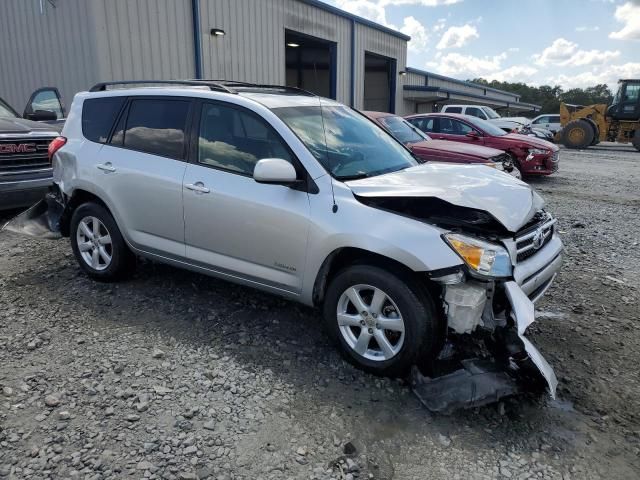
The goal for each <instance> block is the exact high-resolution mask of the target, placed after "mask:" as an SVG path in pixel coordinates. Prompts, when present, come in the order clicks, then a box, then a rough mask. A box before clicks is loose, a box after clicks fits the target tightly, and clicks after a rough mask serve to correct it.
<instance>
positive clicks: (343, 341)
mask: <svg viewBox="0 0 640 480" xmlns="http://www.w3.org/2000/svg"><path fill="white" fill-rule="evenodd" d="M323 316H324V321H325V325H326V328H327V331H328V332H329V335H330V336H331V338H332V339H333V340H334V342H335V343H336V344H337V345H338V347H339V349H340V352H341V354H342V355H343V356H344V358H345V359H346V360H347V361H349V362H350V363H352V364H353V365H355V366H356V367H358V368H360V369H362V370H365V371H367V372H370V373H373V374H375V375H382V376H390V377H398V376H403V375H405V374H407V373H408V371H409V369H410V368H411V366H412V365H414V364H418V363H420V364H423V363H424V362H425V360H429V359H430V358H433V357H434V356H435V354H436V353H437V352H436V351H435V350H436V349H437V347H438V346H439V345H440V344H441V342H440V339H439V336H440V335H441V331H442V329H441V328H439V321H438V317H437V315H436V311H435V308H434V305H433V301H432V300H431V297H430V296H429V293H428V292H427V291H426V289H425V288H423V287H421V286H420V285H419V284H418V283H417V282H415V281H413V280H412V279H410V278H408V277H405V276H402V277H400V276H397V275H395V274H393V273H391V272H389V271H387V270H384V269H382V268H379V267H374V266H369V265H355V266H352V267H348V268H346V269H344V270H342V271H341V272H340V273H338V274H337V275H336V276H335V278H334V279H333V280H332V281H331V283H330V284H329V287H328V289H327V293H326V295H325V300H324V305H323Z"/></svg>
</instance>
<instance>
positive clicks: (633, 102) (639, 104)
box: [616, 82, 640, 120]
mask: <svg viewBox="0 0 640 480" xmlns="http://www.w3.org/2000/svg"><path fill="white" fill-rule="evenodd" d="M616 118H617V119H618V120H638V119H640V82H638V83H631V82H629V83H627V84H626V85H625V87H624V93H623V94H622V99H621V100H620V105H619V106H618V114H617V115H616Z"/></svg>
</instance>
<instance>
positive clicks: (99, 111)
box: [82, 97, 127, 143]
mask: <svg viewBox="0 0 640 480" xmlns="http://www.w3.org/2000/svg"><path fill="white" fill-rule="evenodd" d="M126 100H127V97H105V98H89V99H87V100H85V101H84V103H83V104H82V134H83V135H84V137H85V138H86V139H87V140H91V141H92V142H97V143H106V142H107V139H108V138H109V132H111V127H113V122H115V120H116V118H117V117H118V113H119V112H120V109H122V105H124V102H125V101H126Z"/></svg>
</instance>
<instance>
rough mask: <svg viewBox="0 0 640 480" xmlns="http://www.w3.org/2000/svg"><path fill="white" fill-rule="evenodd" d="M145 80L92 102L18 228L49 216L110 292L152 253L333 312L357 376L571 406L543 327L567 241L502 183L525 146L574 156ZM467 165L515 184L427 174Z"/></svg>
mask: <svg viewBox="0 0 640 480" xmlns="http://www.w3.org/2000/svg"><path fill="white" fill-rule="evenodd" d="M125 83H126V84H127V85H129V88H122V87H124V85H121V84H119V83H118V82H111V83H103V84H98V85H96V86H95V87H93V88H92V89H91V91H90V92H82V93H79V94H77V95H76V96H75V98H74V101H73V104H72V106H71V111H70V115H69V118H68V119H67V122H66V123H65V125H64V128H63V130H62V135H61V136H59V137H57V138H56V140H54V141H53V142H52V143H51V148H50V149H49V155H50V159H51V160H52V165H53V171H54V180H55V181H54V186H53V188H52V192H51V193H50V194H49V195H48V196H47V200H46V203H41V204H39V205H36V206H35V207H33V208H32V209H30V210H29V211H27V212H25V213H24V214H23V215H21V216H20V217H18V218H16V219H15V220H14V221H12V222H10V224H9V225H8V227H7V228H9V229H11V230H14V231H21V229H22V231H28V230H29V228H28V225H29V222H30V221H34V222H35V221H38V220H41V219H42V217H43V216H45V217H47V219H48V221H47V222H46V224H47V225H49V228H52V229H53V230H55V231H56V232H58V234H59V235H62V236H65V237H69V239H70V243H71V248H72V250H73V253H74V255H75V257H76V259H77V262H78V264H79V265H80V267H81V269H82V270H83V271H84V272H86V274H87V275H89V276H90V277H92V278H95V279H98V280H101V281H115V280H117V279H119V278H122V277H123V276H124V275H126V274H127V273H129V272H130V271H131V270H132V269H133V268H134V267H135V261H134V260H135V257H136V256H142V257H147V258H150V259H154V260H157V261H160V262H166V263H169V264H172V265H175V266H177V267H180V268H187V269H190V270H193V271H197V272H201V273H204V274H208V275H212V276H216V277H220V278H223V279H227V280H230V281H232V282H236V283H240V284H244V285H248V286H252V287H256V288H259V289H262V290H265V291H268V292H272V293H275V294H278V295H282V296H284V297H287V298H289V299H292V300H295V301H298V302H301V303H304V304H307V305H310V306H317V307H318V308H319V309H321V310H322V316H323V319H324V323H325V326H326V329H327V331H328V332H329V334H330V336H331V338H332V339H333V340H334V341H335V343H336V345H337V346H338V348H339V349H340V351H341V352H342V354H343V355H344V356H345V358H346V359H347V360H348V361H350V362H352V363H353V364H354V365H356V366H358V367H359V368H362V369H364V370H367V371H369V372H372V373H375V374H378V375H389V376H401V375H402V376H404V375H406V374H407V373H408V372H409V371H410V369H411V367H412V366H414V365H419V366H420V367H421V370H422V372H424V373H426V374H427V375H429V376H430V377H432V379H431V380H430V381H429V382H423V383H421V384H420V385H422V386H416V388H418V389H420V388H422V390H421V393H420V394H421V395H425V396H427V397H428V396H429V392H433V391H447V392H449V393H450V395H448V396H447V397H446V398H448V400H446V401H443V399H444V398H445V397H444V396H442V397H438V398H439V400H438V402H439V403H438V405H439V406H440V407H441V406H442V404H443V403H444V404H448V403H449V402H450V403H453V404H455V405H456V406H461V405H466V406H468V405H475V406H478V405H482V404H483V403H488V402H490V401H495V400H496V399H497V398H499V397H500V396H501V395H510V394H513V393H515V392H516V391H518V389H519V388H521V387H523V386H527V387H530V386H532V385H544V386H546V387H547V389H548V391H549V393H550V395H551V396H554V395H555V390H556V385H557V380H556V377H555V374H554V372H553V369H552V368H551V366H550V365H549V364H548V363H547V361H546V360H545V359H544V357H543V356H542V354H541V353H540V352H539V351H538V350H537V349H536V347H535V346H534V345H533V344H532V343H531V341H530V340H529V339H527V337H526V330H527V327H528V326H529V325H530V324H531V323H532V322H534V321H535V318H534V306H533V303H534V302H535V301H536V300H538V299H539V298H540V297H541V296H542V295H543V294H544V292H545V291H546V290H547V289H548V288H549V286H550V285H551V283H552V281H553V279H554V278H555V276H556V273H557V272H558V270H559V268H560V265H561V261H562V242H561V241H560V239H559V237H558V235H557V233H556V230H555V219H554V218H553V217H552V216H551V214H550V213H549V212H547V211H546V210H545V208H544V201H543V200H542V198H541V197H540V196H539V195H538V194H537V193H536V192H535V191H534V190H532V189H531V188H530V187H529V186H528V185H526V184H525V183H523V182H522V181H520V180H518V179H516V178H513V177H512V176H510V175H507V174H505V173H503V172H501V171H498V170H500V168H499V167H500V166H504V160H503V158H502V157H501V156H502V153H501V152H502V151H505V149H506V150H508V151H509V155H511V156H512V161H513V164H514V165H516V164H517V165H519V167H518V168H522V169H525V168H526V166H528V165H531V168H529V169H527V170H526V171H527V172H534V173H545V172H550V171H552V170H553V168H554V161H555V160H554V155H555V154H557V150H554V149H553V148H551V146H549V145H547V144H546V143H545V144H543V143H542V142H538V143H531V142H533V141H534V140H532V139H531V138H530V137H525V136H519V135H512V134H506V133H504V132H502V131H501V130H500V129H499V128H497V127H495V126H492V125H491V124H490V123H488V122H484V121H482V120H480V119H478V118H474V117H469V116H463V115H454V114H429V115H418V116H412V117H410V118H409V119H408V122H406V121H404V120H403V119H401V118H399V117H393V116H389V115H378V114H370V115H371V116H372V117H373V118H374V119H375V122H377V125H376V123H374V122H372V121H370V120H368V119H367V118H366V117H365V116H364V115H362V114H360V113H358V112H356V111H354V110H353V109H351V108H349V107H346V106H344V105H342V104H340V103H338V102H335V101H333V100H329V99H323V98H319V97H317V96H315V95H313V94H310V93H308V92H305V91H302V90H298V89H294V88H289V87H280V86H264V85H250V84H244V83H238V82H220V81H216V82H213V81H183V82H179V81H173V82H154V84H158V83H165V85H164V86H162V87H158V86H156V87H155V88H146V86H144V85H140V86H137V87H135V88H130V87H131V85H130V84H131V83H132V82H125ZM133 83H135V82H133ZM193 87H198V88H193ZM203 87H207V88H203ZM485 123H486V125H485ZM380 126H382V127H383V128H380ZM425 131H426V132H428V133H430V134H433V135H434V136H435V137H436V139H434V140H431V139H430V135H428V134H424V133H420V132H425ZM387 132H390V133H391V134H389V133H387ZM500 132H502V133H500ZM463 137H464V140H463V142H462V143H455V142H454V141H451V140H456V141H457V140H461V139H462V138H463ZM405 145H408V147H409V148H407V147H406V146H405ZM492 145H499V146H500V149H494V148H493V147H492ZM445 147H447V148H445ZM452 150H453V151H456V150H457V153H456V155H467V158H468V159H469V161H471V162H472V163H476V164H477V163H480V164H488V163H489V164H492V166H494V167H498V168H488V167H487V166H486V165H459V164H454V163H451V162H449V163H445V162H436V161H427V162H424V160H419V159H418V158H423V157H427V158H432V157H434V158H440V159H442V158H447V156H450V154H451V151H452ZM536 167H537V168H536ZM461 358H464V359H465V361H464V362H458V360H459V359H461ZM454 364H455V365H456V367H455V368H454V369H453V370H452V369H447V370H443V367H441V365H449V366H450V365H454ZM412 371H414V372H415V369H413V370H412ZM416 375H417V374H416ZM416 378H421V377H416ZM461 382H462V383H461ZM434 389H435V390H434Z"/></svg>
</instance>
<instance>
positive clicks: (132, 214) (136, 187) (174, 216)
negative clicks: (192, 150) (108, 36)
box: [83, 97, 193, 258]
mask: <svg viewBox="0 0 640 480" xmlns="http://www.w3.org/2000/svg"><path fill="white" fill-rule="evenodd" d="M86 102H87V101H85V104H86ZM192 103H193V102H192V100H191V99H188V98H184V97H131V98H130V100H129V102H128V104H127V105H126V107H125V108H124V110H123V111H122V113H121V115H120V118H119V120H118V122H117V124H116V126H115V128H114V131H113V133H112V135H111V138H110V140H109V142H108V143H107V144H105V145H104V147H103V148H102V149H101V150H100V151H99V153H98V155H97V158H96V159H95V161H94V162H93V165H92V169H94V170H93V171H94V175H96V177H94V178H95V179H96V180H95V183H96V184H97V185H98V186H99V187H100V188H102V190H103V192H104V195H105V199H106V200H107V202H108V204H109V206H110V207H111V208H112V209H113V210H114V214H115V215H116V218H117V219H118V221H119V226H120V228H121V229H122V230H124V231H125V235H126V237H127V238H128V240H129V241H130V242H131V243H132V244H133V246H134V247H136V248H139V249H142V250H145V251H148V252H151V253H155V254H159V255H163V256H169V257H174V258H184V255H185V246H184V215H183V206H182V180H183V178H184V173H185V170H186V162H185V157H186V151H187V141H186V140H187V125H188V122H189V119H190V111H191V108H192ZM85 107H86V105H85ZM96 108H99V105H96ZM97 115H98V114H97ZM84 116H85V115H84V113H83V117H84ZM88 118H90V117H88ZM98 118H99V115H98ZM85 136H86V134H85Z"/></svg>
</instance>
